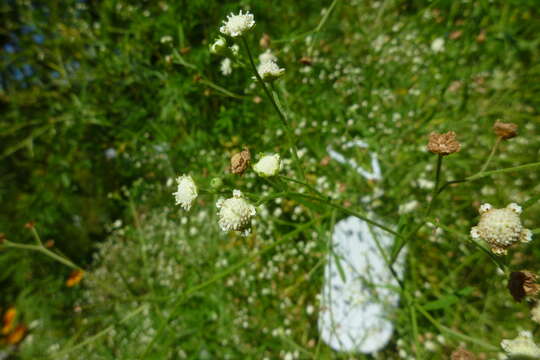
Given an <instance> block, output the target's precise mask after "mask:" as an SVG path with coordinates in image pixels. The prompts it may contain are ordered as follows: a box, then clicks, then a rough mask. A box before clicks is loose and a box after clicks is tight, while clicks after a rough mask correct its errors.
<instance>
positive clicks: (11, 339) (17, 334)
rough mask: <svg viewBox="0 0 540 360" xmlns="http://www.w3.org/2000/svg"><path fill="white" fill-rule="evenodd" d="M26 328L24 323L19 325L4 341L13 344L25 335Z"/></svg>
mask: <svg viewBox="0 0 540 360" xmlns="http://www.w3.org/2000/svg"><path fill="white" fill-rule="evenodd" d="M27 330H28V328H27V327H26V326H24V325H19V326H17V327H16V328H15V330H13V331H12V332H11V334H9V335H8V336H7V337H6V341H7V343H8V344H11V345H15V344H18V343H20V342H21V341H22V339H24V336H25V335H26V331H27Z"/></svg>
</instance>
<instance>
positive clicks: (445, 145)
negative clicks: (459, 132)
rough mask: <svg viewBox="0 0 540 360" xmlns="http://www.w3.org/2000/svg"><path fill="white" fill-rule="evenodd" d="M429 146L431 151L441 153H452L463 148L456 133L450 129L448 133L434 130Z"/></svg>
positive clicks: (430, 136)
mask: <svg viewBox="0 0 540 360" xmlns="http://www.w3.org/2000/svg"><path fill="white" fill-rule="evenodd" d="M427 148H428V150H429V151H430V152H432V153H434V154H439V155H450V154H453V153H455V152H458V151H459V150H460V149H461V144H460V143H459V142H458V141H457V140H456V133H455V132H453V131H449V132H447V133H446V134H438V133H436V132H432V133H431V134H430V135H429V143H428V145H427Z"/></svg>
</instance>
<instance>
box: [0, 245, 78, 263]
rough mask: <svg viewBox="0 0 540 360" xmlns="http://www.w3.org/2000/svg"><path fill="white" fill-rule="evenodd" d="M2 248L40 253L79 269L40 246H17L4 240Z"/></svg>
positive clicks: (69, 261)
mask: <svg viewBox="0 0 540 360" xmlns="http://www.w3.org/2000/svg"><path fill="white" fill-rule="evenodd" d="M2 245H3V246H5V247H7V248H14V249H21V250H30V251H37V252H40V253H42V254H44V255H46V256H48V257H50V258H52V259H54V260H56V261H58V262H60V263H62V264H64V265H66V266H68V267H70V268H73V269H80V267H79V266H77V265H75V264H74V263H73V262H72V261H71V260H69V259H66V258H64V257H62V256H60V255H58V254H55V253H53V252H52V251H50V250H48V249H47V248H45V247H43V246H42V245H26V244H17V243H14V242H11V241H8V240H5V241H4V243H3V244H2Z"/></svg>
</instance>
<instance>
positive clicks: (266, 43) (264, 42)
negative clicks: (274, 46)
mask: <svg viewBox="0 0 540 360" xmlns="http://www.w3.org/2000/svg"><path fill="white" fill-rule="evenodd" d="M270 41H271V39H270V35H268V34H267V33H264V34H263V36H262V37H261V40H259V45H260V46H261V47H262V48H263V49H268V48H269V47H270Z"/></svg>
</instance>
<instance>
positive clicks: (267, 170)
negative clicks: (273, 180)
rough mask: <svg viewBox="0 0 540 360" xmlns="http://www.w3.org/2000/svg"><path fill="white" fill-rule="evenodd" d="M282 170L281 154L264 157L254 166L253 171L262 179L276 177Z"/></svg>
mask: <svg viewBox="0 0 540 360" xmlns="http://www.w3.org/2000/svg"><path fill="white" fill-rule="evenodd" d="M280 168H281V159H280V157H279V154H272V155H264V156H263V157H261V159H260V160H259V161H258V162H257V163H256V164H255V165H253V170H254V171H255V172H256V173H257V175H259V176H262V177H269V176H275V175H277V173H278V172H279V170H280Z"/></svg>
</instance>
